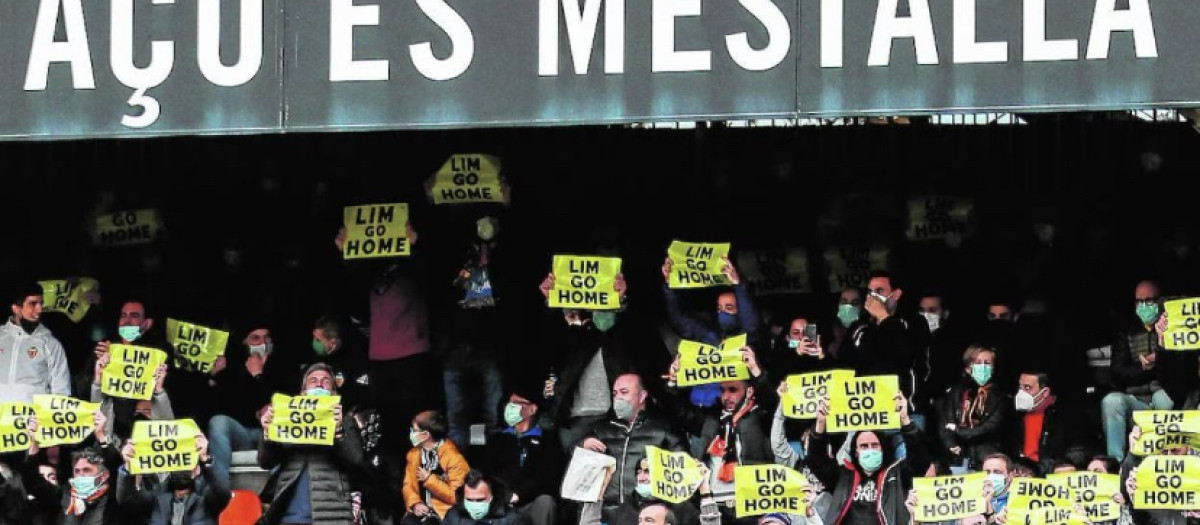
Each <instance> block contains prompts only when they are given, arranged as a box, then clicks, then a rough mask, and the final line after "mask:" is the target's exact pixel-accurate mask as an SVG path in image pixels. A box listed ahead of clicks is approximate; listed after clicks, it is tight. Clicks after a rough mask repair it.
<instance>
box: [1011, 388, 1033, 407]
mask: <svg viewBox="0 0 1200 525" xmlns="http://www.w3.org/2000/svg"><path fill="white" fill-rule="evenodd" d="M1013 403H1014V404H1015V405H1016V406H1017V411H1018V412H1029V411H1030V410H1033V406H1034V405H1036V404H1037V399H1036V398H1034V396H1033V395H1032V394H1030V393H1029V392H1026V391H1024V390H1022V391H1020V392H1017V396H1016V397H1015V398H1013Z"/></svg>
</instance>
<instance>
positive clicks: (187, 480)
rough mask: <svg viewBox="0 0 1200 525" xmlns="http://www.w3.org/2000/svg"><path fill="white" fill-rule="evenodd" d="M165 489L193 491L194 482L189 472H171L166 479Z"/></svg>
mask: <svg viewBox="0 0 1200 525" xmlns="http://www.w3.org/2000/svg"><path fill="white" fill-rule="evenodd" d="M167 488H169V489H171V490H195V488H196V480H194V479H192V474H191V473H190V472H173V473H172V474H171V477H170V478H168V479H167Z"/></svg>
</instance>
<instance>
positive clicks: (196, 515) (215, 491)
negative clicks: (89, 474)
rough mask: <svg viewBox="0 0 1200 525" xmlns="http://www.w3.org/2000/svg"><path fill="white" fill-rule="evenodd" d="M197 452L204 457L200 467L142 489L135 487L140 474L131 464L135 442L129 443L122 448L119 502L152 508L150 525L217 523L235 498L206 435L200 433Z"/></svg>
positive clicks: (119, 472)
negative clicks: (214, 461) (217, 467)
mask: <svg viewBox="0 0 1200 525" xmlns="http://www.w3.org/2000/svg"><path fill="white" fill-rule="evenodd" d="M196 453H197V455H198V457H199V460H200V462H199V464H198V465H197V466H196V468H194V469H192V470H191V471H185V472H172V473H171V474H169V475H168V476H167V480H166V483H160V484H157V485H158V487H157V489H139V488H138V487H136V486H135V482H136V479H135V478H137V477H139V476H134V475H133V474H130V473H129V469H128V467H127V465H129V463H130V462H132V461H133V443H126V445H125V447H124V449H122V451H121V456H122V457H123V458H124V459H125V465H122V466H121V468H120V470H119V471H118V472H117V503H118V504H119V505H121V506H122V507H136V508H141V509H149V510H150V515H149V516H145V515H143V516H141V518H142V519H143V520H144V519H146V518H147V517H148V518H149V522H148V523H149V524H150V525H172V524H176V523H179V524H187V525H216V524H217V518H218V517H219V516H220V514H221V511H223V510H225V505H227V504H228V503H229V500H230V499H231V498H232V495H231V493H230V490H229V482H228V480H222V479H221V478H219V477H217V476H216V474H215V473H214V472H213V469H212V456H210V455H209V454H208V439H207V438H206V437H204V435H203V434H201V435H199V436H196Z"/></svg>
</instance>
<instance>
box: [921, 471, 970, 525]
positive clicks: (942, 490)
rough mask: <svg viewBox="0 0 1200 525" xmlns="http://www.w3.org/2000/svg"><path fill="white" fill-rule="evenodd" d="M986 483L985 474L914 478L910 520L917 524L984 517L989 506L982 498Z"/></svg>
mask: <svg viewBox="0 0 1200 525" xmlns="http://www.w3.org/2000/svg"><path fill="white" fill-rule="evenodd" d="M987 482H988V480H987V474H985V473H982V472H977V473H975V474H966V475H962V476H939V477H936V478H913V490H914V491H916V492H917V508H916V512H915V513H914V515H913V519H915V520H916V521H920V522H935V521H952V520H958V519H962V518H965V517H967V516H975V515H979V514H983V513H984V512H986V511H987V504H988V502H987V499H985V498H984V497H983V485H984V483H987Z"/></svg>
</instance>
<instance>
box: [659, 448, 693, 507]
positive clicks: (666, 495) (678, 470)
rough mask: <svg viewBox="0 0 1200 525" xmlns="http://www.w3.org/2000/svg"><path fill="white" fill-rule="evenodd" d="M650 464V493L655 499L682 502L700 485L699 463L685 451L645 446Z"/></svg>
mask: <svg viewBox="0 0 1200 525" xmlns="http://www.w3.org/2000/svg"><path fill="white" fill-rule="evenodd" d="M646 459H647V460H648V461H649V464H650V494H651V495H653V496H654V498H655V499H660V500H663V501H668V502H671V503H682V502H684V501H687V499H688V498H690V497H692V493H693V492H696V487H699V486H700V481H701V477H702V476H701V474H700V464H699V463H697V462H696V460H695V459H693V458H692V457H691V456H689V455H688V454H687V453H686V452H667V451H666V450H663V449H661V448H658V447H654V446H650V445H647V446H646Z"/></svg>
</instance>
